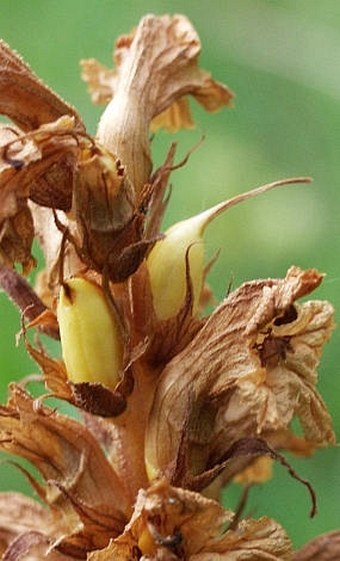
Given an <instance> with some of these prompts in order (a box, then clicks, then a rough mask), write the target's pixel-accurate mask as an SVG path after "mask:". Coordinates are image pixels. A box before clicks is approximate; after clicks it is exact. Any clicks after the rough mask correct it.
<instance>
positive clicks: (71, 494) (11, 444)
mask: <svg viewBox="0 0 340 561" xmlns="http://www.w3.org/2000/svg"><path fill="white" fill-rule="evenodd" d="M0 447H1V449H2V450H4V451H7V452H10V453H12V454H15V455H19V456H21V457H23V458H25V459H27V460H29V461H30V462H31V463H32V464H33V465H34V466H35V467H36V468H37V469H38V470H39V471H40V473H41V474H42V476H43V478H44V479H45V481H47V482H49V481H53V482H54V483H53V485H52V486H47V487H46V491H45V501H46V503H47V504H48V505H49V506H50V508H52V510H54V509H57V511H58V510H59V509H60V511H61V512H63V511H64V512H65V513H67V512H73V511H74V504H76V503H78V502H80V504H82V506H83V509H85V510H86V508H87V507H88V508H90V509H92V510H93V511H95V510H96V509H98V511H99V512H100V510H101V509H103V508H104V505H105V512H107V513H108V514H109V513H110V512H111V516H112V523H113V524H117V530H116V531H117V533H118V532H119V531H120V530H121V528H122V525H124V520H125V518H124V516H125V515H124V512H125V513H126V512H128V509H129V506H128V503H127V500H126V497H125V496H124V494H123V491H122V488H121V486H120V483H119V479H118V477H117V475H116V474H115V472H114V470H113V469H112V467H111V466H110V464H109V462H108V461H107V459H106V458H105V455H104V453H103V451H102V450H101V448H100V446H99V445H98V444H97V442H96V440H95V438H94V437H93V436H92V435H91V434H90V433H89V431H88V430H87V429H86V428H85V427H84V426H82V425H81V424H80V423H78V422H76V421H74V420H72V419H69V418H67V417H65V416H62V415H60V414H58V413H56V412H54V411H52V410H51V409H49V408H46V407H43V406H42V405H41V403H39V402H35V401H34V400H33V399H32V398H31V397H30V396H29V395H28V394H27V393H26V392H24V390H22V389H21V388H20V387H18V386H14V385H13V386H12V387H11V395H10V399H9V401H8V404H7V405H6V406H2V407H1V408H0ZM102 481H105V485H104V486H103V485H101V482H102ZM56 486H59V487H60V489H63V491H61V490H60V489H59V487H58V488H57V487H56ZM80 518H81V517H80ZM78 524H79V519H77V517H74V516H73V518H72V517H71V518H70V520H69V533H71V532H72V531H74V530H75V528H76V527H77V526H78ZM84 531H85V530H84ZM114 531H115V530H114V527H112V532H113V533H114Z"/></svg>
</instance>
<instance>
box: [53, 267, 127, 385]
mask: <svg viewBox="0 0 340 561" xmlns="http://www.w3.org/2000/svg"><path fill="white" fill-rule="evenodd" d="M57 315H58V322H59V329H60V338H61V346H62V354H63V359H64V362H65V366H66V370H67V374H68V377H69V379H70V380H71V381H72V382H75V383H79V382H93V383H101V384H103V385H105V386H107V387H109V388H114V387H115V386H116V385H117V383H118V381H119V372H120V368H121V365H122V354H123V353H122V351H123V348H122V338H121V334H120V331H119V326H118V324H117V321H116V319H115V317H114V314H113V312H112V311H111V310H110V307H109V305H108V302H107V300H106V298H105V295H104V293H103V291H102V289H101V287H100V286H98V285H97V284H95V283H93V282H90V281H88V280H86V279H84V278H81V277H75V278H72V279H69V280H67V281H65V282H64V283H63V284H62V286H61V289H60V295H59V302H58V308H57Z"/></svg>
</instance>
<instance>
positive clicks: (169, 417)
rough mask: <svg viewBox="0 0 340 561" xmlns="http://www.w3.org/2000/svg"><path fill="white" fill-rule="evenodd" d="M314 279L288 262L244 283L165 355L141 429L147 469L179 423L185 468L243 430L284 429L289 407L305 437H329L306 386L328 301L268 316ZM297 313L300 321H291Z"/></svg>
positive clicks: (169, 444)
mask: <svg viewBox="0 0 340 561" xmlns="http://www.w3.org/2000/svg"><path fill="white" fill-rule="evenodd" d="M321 280H322V275H320V274H319V273H317V272H316V271H313V270H310V271H301V270H300V269H298V268H296V267H293V268H291V269H290V270H289V271H288V273H287V276H286V278H285V279H267V280H260V281H253V282H249V283H245V284H244V285H242V286H241V287H240V288H239V289H238V290H236V291H235V292H233V293H231V294H230V295H229V297H228V298H227V299H226V300H225V301H224V302H222V304H221V305H220V306H219V307H218V308H217V309H216V310H215V311H214V312H213V314H212V315H211V316H210V317H209V319H208V320H207V321H206V323H205V325H204V326H203V327H202V329H201V330H200V331H199V332H198V334H197V335H196V337H194V339H193V340H192V341H191V343H189V345H187V347H186V348H185V349H184V350H183V351H182V352H181V353H180V354H178V355H177V356H176V357H175V358H173V359H172V360H171V361H170V362H169V363H168V365H167V366H166V367H165V369H164V371H163V373H162V375H161V378H160V381H159V384H158V387H157V390H156V394H155V399H154V403H153V406H152V410H151V413H150V418H149V424H148V428H147V432H146V462H147V465H148V469H149V471H150V473H151V474H153V476H155V475H156V474H157V473H158V474H159V473H168V469H169V466H171V465H173V458H176V457H177V456H178V447H179V445H180V443H181V442H182V439H181V434H182V431H183V430H187V431H188V430H189V436H188V439H189V440H188V450H187V454H188V466H189V468H191V470H192V471H193V473H199V472H200V471H204V466H205V465H207V462H210V463H211V464H213V463H214V461H216V460H217V459H218V458H219V457H221V455H223V451H225V450H226V447H228V446H230V445H231V444H232V442H234V441H235V440H238V439H239V438H240V437H242V436H251V435H252V436H259V435H261V433H262V431H264V430H269V429H270V430H272V431H275V430H282V429H284V428H287V426H288V425H289V423H290V421H291V420H292V418H293V415H294V414H296V415H298V416H300V418H301V421H302V423H305V430H306V431H307V434H306V436H307V438H311V439H312V440H313V443H315V444H322V443H327V442H333V441H334V436H333V432H332V429H331V421H330V417H329V414H328V412H327V410H326V408H325V405H324V404H323V402H322V400H321V398H320V396H319V394H318V393H317V392H316V389H315V382H316V379H315V368H316V366H317V364H318V362H319V357H320V353H321V348H322V345H323V343H324V342H326V341H327V340H328V339H329V337H330V333H331V330H332V327H333V321H332V313H333V310H332V307H331V306H330V305H329V304H328V303H327V302H324V303H322V302H319V303H313V304H311V303H305V304H302V305H301V307H299V308H297V309H298V310H301V311H298V312H297V318H295V319H294V318H293V320H292V321H291V322H287V323H284V322H280V321H279V322H278V323H279V324H280V323H281V324H280V325H275V321H276V319H277V318H281V317H282V316H283V315H284V313H285V312H286V311H287V310H288V309H290V307H291V306H292V304H293V303H294V301H295V299H296V298H298V297H300V296H303V295H305V294H308V293H309V292H311V291H312V290H313V289H314V288H316V287H317V286H318V285H319V284H320V282H321ZM311 310H312V312H311ZM305 313H306V314H307V315H308V321H307V322H305V323H304V324H303V325H304V326H303V328H302V329H301V330H300V327H301V324H300V317H301V314H305ZM294 329H295V331H294ZM276 330H279V334H280V337H278V336H277V331H276ZM287 330H288V331H287ZM289 330H292V331H291V332H290V331H289ZM286 332H287V333H288V335H287V336H286V335H284V333H286ZM266 337H273V338H274V339H276V340H275V344H274V345H273V347H274V355H273V356H270V358H269V357H267V356H266V358H265V360H264V358H263V352H264V347H263V343H264V341H265V340H266ZM285 337H287V339H285ZM277 339H279V341H278V343H282V346H281V345H280V344H279V345H277V344H276V343H277ZM300 341H301V345H300V346H299V342H300ZM306 341H308V345H307V344H306ZM300 349H301V350H300ZM296 362H298V364H299V366H296V365H295V363H296ZM277 369H279V371H278V370H277ZM313 373H314V375H313ZM189 403H191V404H192V405H191V413H190V416H191V419H190V422H189V429H188V426H187V422H185V419H186V418H187V415H188V404H189Z"/></svg>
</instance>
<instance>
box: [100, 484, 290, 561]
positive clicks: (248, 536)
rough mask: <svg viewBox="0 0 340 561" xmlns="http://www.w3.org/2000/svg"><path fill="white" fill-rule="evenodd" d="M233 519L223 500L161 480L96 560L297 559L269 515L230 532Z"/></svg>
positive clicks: (141, 499) (141, 498)
mask: <svg viewBox="0 0 340 561" xmlns="http://www.w3.org/2000/svg"><path fill="white" fill-rule="evenodd" d="M232 517H233V513H232V512H231V511H228V510H224V509H223V508H222V507H221V506H220V505H219V504H218V503H217V502H215V501H212V500H209V499H206V498H204V497H202V496H201V495H199V494H198V493H193V492H190V491H185V490H183V489H178V488H175V487H171V486H170V485H169V483H167V482H165V481H160V482H158V483H156V484H154V485H152V486H151V487H150V488H149V489H147V490H146V491H140V493H139V495H138V498H137V502H136V505H135V511H134V514H133V515H132V518H131V521H130V522H129V524H128V525H127V526H126V528H125V531H124V533H123V534H122V535H121V536H119V538H117V539H115V540H113V541H112V542H111V544H110V545H109V546H108V548H106V549H104V550H102V551H98V552H95V553H93V554H92V555H91V556H90V559H91V561H109V560H110V559H113V558H114V559H118V560H119V561H127V560H130V559H131V558H134V555H137V554H138V555H139V556H141V555H144V556H145V557H143V558H145V559H150V560H156V559H157V560H159V559H162V560H164V561H170V560H174V559H178V558H180V559H182V558H185V559H188V561H207V560H209V561H211V560H216V561H222V560H224V559H225V560H226V561H227V560H228V561H229V560H230V559H231V560H233V561H243V560H244V561H246V560H247V561H248V560H254V561H255V560H258V561H260V560H263V561H264V560H269V559H271V560H273V561H274V560H279V559H282V560H288V559H290V558H291V544H290V541H289V539H288V538H287V536H286V534H285V532H284V531H283V530H282V528H281V527H280V526H279V525H278V524H277V523H276V522H274V521H273V520H270V519H268V518H261V519H259V520H247V521H242V522H241V523H240V524H239V526H238V528H237V530H236V531H233V530H229V531H225V530H224V527H225V525H226V524H228V523H230V521H231V520H232Z"/></svg>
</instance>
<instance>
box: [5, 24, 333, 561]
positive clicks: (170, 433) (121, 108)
mask: <svg viewBox="0 0 340 561" xmlns="http://www.w3.org/2000/svg"><path fill="white" fill-rule="evenodd" d="M199 53H200V42H199V39H198V36H197V34H196V32H195V30H194V28H193V27H192V25H191V24H190V22H189V21H188V20H187V19H186V18H185V17H184V16H179V15H176V16H174V17H170V16H163V17H155V16H151V15H150V16H147V17H145V18H143V19H142V20H141V22H140V23H139V25H138V27H137V28H136V29H135V30H134V32H133V33H131V34H130V35H127V36H122V37H120V38H119V39H118V41H117V44H116V50H115V54H114V60H115V64H116V67H115V69H114V70H110V69H107V68H105V67H104V66H103V65H102V64H100V63H98V62H96V61H94V60H89V61H84V62H83V63H82V68H83V78H84V80H85V81H86V82H87V84H88V87H89V90H90V93H91V96H92V99H93V101H94V102H99V103H107V107H106V109H105V111H104V113H103V115H102V117H101V119H100V122H99V125H98V130H97V134H96V136H95V137H91V136H90V135H89V134H88V133H87V132H86V129H85V125H84V124H83V122H82V120H81V118H80V116H79V115H78V114H77V112H76V110H75V109H74V108H73V107H71V106H69V105H68V104H67V103H65V102H64V101H62V100H61V99H60V98H59V97H58V96H56V94H54V93H53V92H52V91H51V90H49V89H48V88H47V87H46V86H45V85H44V84H43V83H42V82H41V81H40V80H39V79H38V78H37V77H36V76H35V75H34V74H33V73H32V71H31V70H30V69H29V67H28V66H27V65H26V64H25V63H24V62H23V61H22V60H21V58H20V57H19V56H18V55H17V54H16V53H14V52H13V51H12V50H11V49H10V48H9V47H8V46H7V45H6V44H5V43H3V42H0V67H1V74H0V112H1V113H2V114H4V115H6V116H7V117H8V118H9V119H10V120H11V121H12V122H13V125H7V124H3V125H2V126H1V129H0V187H1V189H0V283H1V286H2V287H3V288H4V289H5V290H6V291H7V292H8V294H9V296H10V297H11V298H12V299H13V300H14V302H15V303H16V304H17V305H18V306H19V307H20V308H21V310H22V317H23V322H22V323H23V325H22V335H23V337H24V341H25V344H26V348H27V351H28V353H29V354H30V355H31V356H32V357H33V359H34V360H35V361H36V362H37V364H38V365H39V367H40V369H41V372H42V380H43V382H44V383H45V387H46V388H47V393H43V394H42V395H41V396H40V397H39V398H33V397H32V396H31V395H30V393H29V392H28V389H27V384H26V383H24V382H23V383H21V384H20V385H17V384H12V385H11V386H10V395H9V399H8V403H7V404H6V405H3V406H1V407H0V448H1V449H2V450H4V451H7V452H9V453H11V454H14V455H16V456H19V457H21V458H24V459H25V460H28V461H29V462H30V463H31V464H32V465H33V466H34V467H35V469H36V472H34V473H33V472H29V471H27V469H26V468H24V467H23V466H19V465H18V466H17V467H18V469H20V470H21V471H22V472H23V473H24V474H25V475H26V477H27V478H28V479H29V481H30V483H31V484H32V486H33V488H34V490H35V492H36V493H37V495H38V497H39V498H40V501H41V503H42V504H38V503H37V502H35V501H33V500H32V499H28V498H25V497H24V496H22V495H20V494H17V493H5V494H3V495H0V503H1V505H2V508H0V511H1V514H0V520H1V521H0V548H1V553H2V559H4V560H6V561H10V560H13V561H14V560H16V559H30V560H33V559H42V558H45V557H46V558H47V559H51V560H56V561H62V560H63V559H64V560H66V559H70V560H71V559H89V560H92V561H105V560H107V561H108V560H111V559H117V560H120V561H128V560H139V559H144V560H150V561H151V560H155V561H156V560H159V561H161V560H164V561H165V560H168V561H172V560H174V561H175V560H178V559H186V560H191V561H208V560H209V561H210V560H212V559H216V560H217V559H221V560H222V559H226V560H228V561H242V560H244V561H246V560H247V561H249V560H254V561H256V560H261V559H263V560H269V559H271V560H274V559H282V560H287V561H288V560H289V559H295V560H296V561H298V560H299V561H300V560H304V561H308V560H312V559H316V558H318V559H335V558H337V555H336V551H339V546H338V543H339V539H338V533H337V532H335V533H332V534H329V535H327V536H324V537H320V538H318V539H317V540H316V541H315V542H312V543H311V544H309V545H307V546H306V547H305V548H303V549H302V550H301V551H300V552H297V553H295V554H294V553H293V550H292V546H291V543H290V540H289V538H288V536H287V535H286V533H285V531H284V530H283V529H282V528H281V526H280V525H279V524H278V523H277V522H275V521H274V520H271V519H269V518H266V517H262V518H260V519H259V520H253V519H251V518H244V519H242V509H241V508H240V509H239V511H238V512H237V513H233V512H232V511H230V510H226V509H224V508H223V507H222V506H220V504H219V503H218V502H217V501H216V500H215V499H216V498H217V497H218V495H219V491H220V490H221V488H222V487H223V486H225V485H227V484H228V483H229V482H230V481H231V480H232V479H235V478H236V479H237V480H238V481H240V482H243V484H245V485H249V484H252V483H255V482H259V481H263V480H265V479H266V478H267V477H268V476H269V473H270V462H272V461H273V460H274V461H279V462H280V463H281V464H282V465H283V466H284V467H286V468H287V469H288V471H289V473H290V474H291V475H292V476H293V477H295V478H296V479H297V480H298V481H300V482H301V483H302V484H304V485H305V486H306V488H307V490H308V491H309V493H310V495H311V501H312V509H311V514H312V515H313V514H314V513H315V511H316V499H315V493H314V490H313V488H312V486H311V485H310V483H309V482H307V481H305V480H304V479H303V478H302V477H301V476H299V475H298V474H297V473H296V472H295V471H294V470H293V469H292V467H291V466H290V465H289V463H288V462H287V460H286V459H285V457H284V456H283V455H282V452H284V451H290V452H292V453H294V454H297V455H304V456H309V455H310V454H311V453H312V452H313V451H314V450H315V449H317V448H319V447H320V446H324V445H328V444H333V443H334V441H335V437H334V433H333V429H332V423H331V419H330V416H329V413H328V411H327V408H326V406H325V404H324V402H323V400H322V398H321V396H320V395H319V393H318V391H317V389H316V384H317V372H316V369H317V366H318V363H319V360H320V356H321V353H322V347H323V345H324V343H325V342H327V341H328V339H329V337H330V335H331V332H332V329H333V309H332V306H331V305H330V304H329V303H328V302H323V301H318V300H314V301H304V302H303V303H299V301H298V300H299V299H300V298H301V297H303V296H308V295H309V294H310V293H311V292H313V291H314V290H315V289H316V288H317V287H318V286H319V284H320V283H321V282H322V278H323V277H322V275H321V274H320V273H319V272H318V271H316V270H313V269H311V270H307V271H303V270H301V269H299V268H298V267H291V268H290V269H289V271H288V272H287V274H286V277H285V278H283V279H264V280H256V281H252V282H247V283H245V284H243V285H242V286H240V287H239V288H238V289H236V290H235V291H233V292H230V294H229V295H228V296H227V297H226V298H225V299H224V300H223V301H222V302H221V303H220V305H219V306H217V308H216V309H215V310H214V311H213V312H212V313H211V314H210V315H209V316H205V317H204V316H202V315H201V311H202V308H203V307H204V304H205V303H206V301H207V294H209V290H208V288H207V286H206V284H205V275H206V272H207V270H208V267H205V266H204V263H203V239H202V236H203V231H204V228H205V227H206V225H207V224H208V223H209V221H211V220H212V219H213V218H214V217H215V216H217V214H219V213H220V212H222V211H224V210H226V209H227V208H229V207H230V206H232V205H234V204H236V203H238V202H241V201H242V200H244V199H246V198H249V197H250V196H253V195H257V194H259V193H261V192H264V191H266V190H269V189H271V188H273V187H276V186H278V185H279V184H284V183H291V182H293V181H297V182H304V181H305V182H307V181H308V178H296V179H295V180H283V181H281V182H276V183H273V184H269V185H266V186H263V187H261V188H259V189H258V190H255V191H253V192H250V193H247V194H244V195H241V196H238V197H235V198H234V199H231V200H229V201H226V202H224V203H221V204H220V205H217V206H216V207H214V208H213V209H210V210H209V211H206V212H205V213H202V214H201V215H198V216H197V217H192V218H191V219H189V220H187V221H184V222H181V223H178V224H177V225H175V226H174V227H173V228H171V229H170V230H169V231H168V232H166V233H165V234H164V233H162V232H161V221H162V218H163V214H164V212H165V209H166V205H167V200H168V196H167V186H168V181H169V177H170V174H171V172H172V171H173V169H175V168H176V167H179V165H178V164H175V163H174V158H175V146H171V148H170V150H169V153H168V155H167V157H166V160H165V162H164V164H163V165H162V166H161V167H160V168H159V169H158V170H155V171H153V169H152V158H151V149H150V140H149V131H150V128H152V129H155V128H157V127H161V126H162V127H165V128H167V129H168V130H170V131H173V130H176V129H178V128H181V127H191V126H193V121H192V118H191V115H190V110H189V105H188V100H187V96H188V95H191V96H192V97H194V98H195V99H196V100H197V101H198V102H199V103H200V104H201V105H202V106H203V107H204V108H205V109H207V110H208V111H215V110H218V109H220V108H222V107H224V106H228V105H230V102H231V100H232V97H233V94H232V93H231V91H230V90H229V89H228V88H227V87H226V86H224V85H222V84H220V83H218V82H216V81H214V80H213V79H212V77H211V76H210V74H209V73H208V72H206V71H203V70H201V69H200V68H199V66H198V55H199ZM182 164H184V162H182ZM34 238H37V240H38V241H39V242H40V244H41V247H42V250H43V253H44V257H45V268H44V270H43V271H41V272H40V274H39V277H38V280H37V284H36V287H35V288H33V287H31V286H30V285H29V284H28V283H27V281H26V280H25V279H24V278H23V277H22V276H21V275H20V274H19V273H18V272H16V268H15V267H16V266H17V265H18V264H20V265H21V266H22V273H23V275H25V274H27V273H28V272H29V271H30V270H31V269H32V267H34V266H35V265H36V263H35V259H34V258H33V256H32V253H31V247H32V242H33V240H34ZM58 299H59V303H58ZM164 299H166V307H163V305H162V301H163V300H164ZM104 318H105V321H104ZM104 325H105V328H104V327H103V329H102V330H101V326H104ZM31 329H37V330H38V333H39V332H44V333H45V334H47V335H49V336H52V337H54V338H55V339H57V340H58V339H59V338H60V336H61V340H62V349H61V352H62V355H63V360H61V359H59V358H58V359H56V358H53V357H51V356H49V354H48V353H47V352H46V351H45V350H44V348H43V346H42V344H41V342H39V343H38V344H35V345H33V344H32V342H30V340H29V337H28V335H29V332H30V330H31ZM112 341H113V342H114V343H115V348H116V349H117V353H116V354H117V356H114V357H112ZM104 372H105V375H104ZM51 396H53V397H55V398H58V399H59V400H63V401H68V402H69V403H71V404H72V405H74V406H75V407H76V408H77V409H78V411H79V415H78V417H77V418H76V419H73V418H70V417H68V416H66V415H62V414H61V413H59V412H58V410H57V409H52V408H50V407H48V406H47V405H46V403H45V400H46V398H47V397H51ZM294 419H298V420H299V422H300V426H301V429H302V433H301V434H296V432H295V430H294V427H295V426H296V424H292V422H293V421H294ZM212 497H215V498H212ZM325 544H326V545H325ZM321 549H323V552H322V555H321V556H319V557H316V556H317V555H319V553H317V552H318V551H320V550H321Z"/></svg>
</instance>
